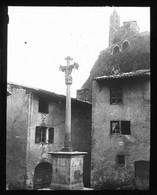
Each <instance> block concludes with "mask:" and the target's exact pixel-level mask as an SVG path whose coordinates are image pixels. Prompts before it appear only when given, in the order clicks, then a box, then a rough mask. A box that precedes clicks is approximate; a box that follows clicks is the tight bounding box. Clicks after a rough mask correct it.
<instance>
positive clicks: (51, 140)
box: [48, 128, 54, 144]
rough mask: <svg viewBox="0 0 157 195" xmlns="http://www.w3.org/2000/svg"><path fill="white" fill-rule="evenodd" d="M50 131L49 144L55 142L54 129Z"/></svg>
mask: <svg viewBox="0 0 157 195" xmlns="http://www.w3.org/2000/svg"><path fill="white" fill-rule="evenodd" d="M48 131H49V140H48V141H49V143H51V144H52V143H53V140H54V128H49V129H48Z"/></svg>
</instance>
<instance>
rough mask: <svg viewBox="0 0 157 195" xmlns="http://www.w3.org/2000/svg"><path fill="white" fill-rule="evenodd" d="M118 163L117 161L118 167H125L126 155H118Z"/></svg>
mask: <svg viewBox="0 0 157 195" xmlns="http://www.w3.org/2000/svg"><path fill="white" fill-rule="evenodd" d="M116 161H117V165H119V166H124V165H125V156H124V155H117V156H116Z"/></svg>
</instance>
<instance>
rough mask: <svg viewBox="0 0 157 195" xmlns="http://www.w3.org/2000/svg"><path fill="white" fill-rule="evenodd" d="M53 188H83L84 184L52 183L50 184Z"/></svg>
mask: <svg viewBox="0 0 157 195" xmlns="http://www.w3.org/2000/svg"><path fill="white" fill-rule="evenodd" d="M50 188H51V189H53V190H83V189H84V185H83V183H80V184H79V183H76V184H54V183H51V186H50Z"/></svg>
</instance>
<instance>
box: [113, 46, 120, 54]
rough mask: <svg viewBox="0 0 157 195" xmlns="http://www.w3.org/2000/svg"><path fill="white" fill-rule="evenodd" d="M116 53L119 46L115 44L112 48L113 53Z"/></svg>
mask: <svg viewBox="0 0 157 195" xmlns="http://www.w3.org/2000/svg"><path fill="white" fill-rule="evenodd" d="M116 53H119V46H115V47H114V48H113V55H114V54H116Z"/></svg>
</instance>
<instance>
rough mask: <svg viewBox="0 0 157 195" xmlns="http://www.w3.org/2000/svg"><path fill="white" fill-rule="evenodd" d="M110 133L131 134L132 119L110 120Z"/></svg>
mask: <svg viewBox="0 0 157 195" xmlns="http://www.w3.org/2000/svg"><path fill="white" fill-rule="evenodd" d="M110 127H111V129H110V134H111V135H113V134H121V135H131V130H130V121H110Z"/></svg>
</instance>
